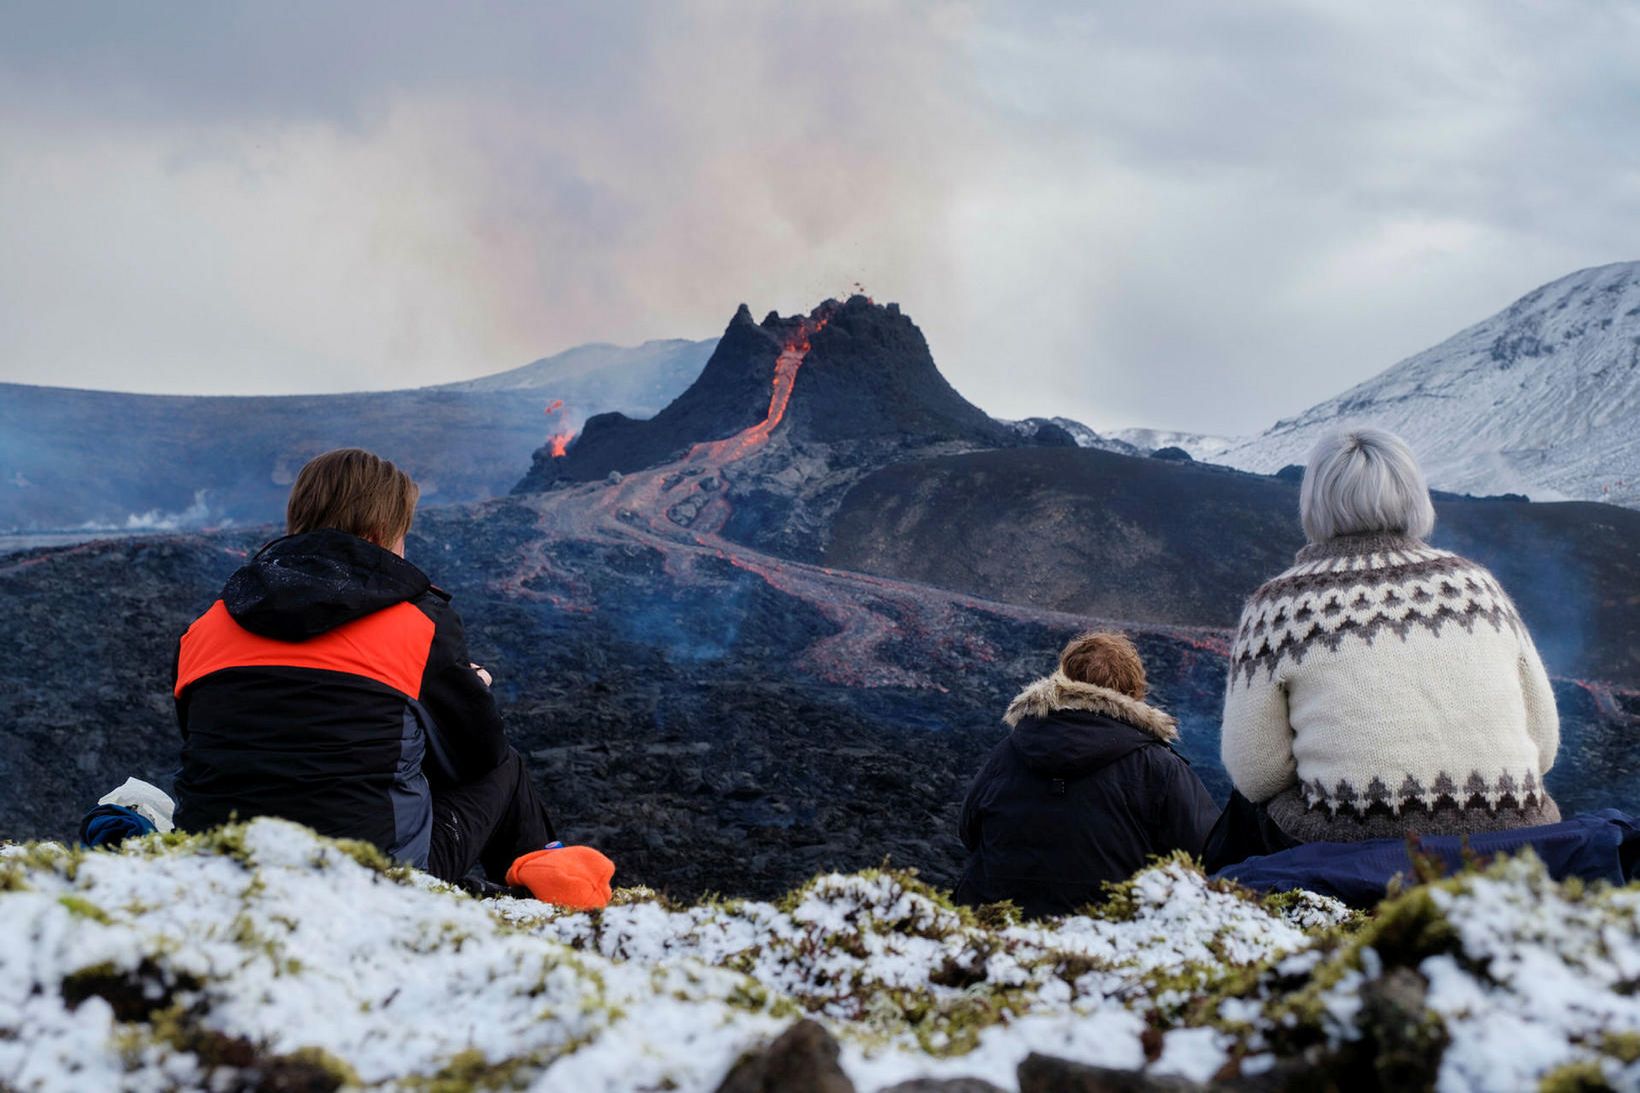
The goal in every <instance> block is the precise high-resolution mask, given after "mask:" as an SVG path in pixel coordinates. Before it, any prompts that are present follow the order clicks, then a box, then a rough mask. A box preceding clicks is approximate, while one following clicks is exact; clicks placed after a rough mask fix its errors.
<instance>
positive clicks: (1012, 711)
mask: <svg viewBox="0 0 1640 1093" xmlns="http://www.w3.org/2000/svg"><path fill="white" fill-rule="evenodd" d="M1065 710H1081V711H1083V712H1085V713H1092V714H1098V715H1100V716H1101V717H1108V718H1110V719H1111V720H1113V721H1120V722H1122V723H1123V724H1126V725H1131V726H1133V727H1134V728H1136V729H1140V730H1143V731H1144V732H1147V733H1149V734H1150V735H1152V736H1154V737H1155V738H1156V739H1158V740H1160V741H1162V742H1163V743H1166V744H1171V743H1172V742H1173V741H1175V740H1177V739H1178V738H1179V723H1178V721H1177V720H1175V719H1174V718H1173V717H1172V716H1171V715H1170V714H1166V713H1163V712H1162V711H1161V710H1158V709H1157V708H1156V707H1154V706H1148V705H1146V704H1145V703H1143V702H1140V701H1139V700H1138V699H1136V698H1129V697H1128V696H1127V695H1125V694H1122V693H1121V692H1120V691H1113V690H1111V689H1110V688H1108V687H1095V686H1094V685H1093V684H1091V683H1079V682H1077V681H1076V680H1074V679H1071V678H1069V677H1068V676H1066V675H1065V674H1064V673H1063V672H1057V671H1056V672H1054V674H1053V675H1051V676H1044V677H1043V678H1042V679H1039V680H1037V681H1036V682H1035V683H1033V684H1031V685H1030V686H1029V687H1026V688H1025V689H1024V690H1023V691H1021V692H1019V696H1018V697H1017V698H1015V699H1014V700H1013V701H1012V702H1011V703H1009V704H1008V712H1007V713H1006V714H1004V715H1003V717H1002V720H1003V721H1004V722H1005V723H1006V724H1007V725H1008V727H1009V728H1018V727H1019V723H1020V722H1021V721H1023V720H1025V719H1026V718H1027V717H1048V716H1050V715H1052V714H1055V713H1060V712H1063V711H1065Z"/></svg>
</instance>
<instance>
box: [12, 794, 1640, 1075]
mask: <svg viewBox="0 0 1640 1093" xmlns="http://www.w3.org/2000/svg"><path fill="white" fill-rule="evenodd" d="M0 937H3V938H4V939H5V941H6V943H5V944H4V945H0V1088H4V1089H7V1090H19V1091H24V1090H27V1091H57V1090H62V1091H76V1093H77V1091H79V1090H86V1089H97V1090H133V1091H135V1090H141V1091H150V1093H158V1091H165V1090H203V1089H217V1090H222V1089H233V1090H253V1089H254V1090H294V1089H302V1090H315V1091H326V1093H328V1091H331V1090H336V1089H339V1088H347V1089H395V1090H398V1089H402V1090H412V1089H415V1090H429V1089H452V1090H453V1089H464V1090H465V1089H502V1088H506V1089H530V1090H538V1091H552V1090H576V1091H578V1093H599V1091H611V1093H613V1091H618V1090H637V1089H644V1090H655V1089H673V1090H682V1091H689V1090H699V1091H703V1093H705V1091H711V1090H714V1089H718V1088H719V1085H720V1083H721V1082H723V1080H724V1077H725V1075H726V1074H728V1073H730V1072H731V1070H736V1071H740V1070H744V1069H745V1068H747V1067H748V1066H750V1067H752V1068H753V1069H754V1070H755V1068H756V1066H757V1065H758V1059H759V1056H760V1055H761V1054H762V1053H764V1052H765V1051H766V1050H767V1051H768V1054H767V1056H765V1057H764V1061H763V1065H764V1066H767V1067H768V1068H769V1070H765V1071H764V1072H763V1077H764V1079H765V1080H767V1079H768V1078H769V1071H770V1070H773V1069H775V1065H776V1064H775V1056H776V1054H777V1052H778V1050H779V1049H778V1047H776V1048H775V1049H768V1045H769V1044H770V1042H771V1040H774V1039H775V1038H776V1036H777V1035H779V1034H780V1033H781V1031H782V1030H783V1029H791V1028H792V1026H793V1025H794V1023H795V1022H798V1021H800V1020H804V1019H807V1020H811V1021H813V1022H817V1023H818V1026H819V1027H815V1026H813V1025H810V1026H799V1028H803V1029H805V1032H806V1039H807V1041H808V1043H809V1045H810V1050H809V1051H808V1052H807V1054H804V1055H802V1056H801V1057H799V1058H796V1059H792V1058H789V1057H788V1058H785V1059H784V1065H785V1066H786V1067H787V1068H788V1070H789V1068H791V1067H793V1066H796V1067H797V1068H799V1070H800V1071H801V1073H800V1074H799V1076H805V1075H806V1076H808V1077H810V1078H813V1076H814V1071H815V1070H816V1069H825V1068H830V1069H831V1077H830V1079H828V1081H827V1082H826V1083H825V1084H824V1085H821V1084H818V1083H811V1084H809V1085H805V1086H803V1088H826V1089H836V1090H842V1089H851V1088H852V1089H857V1090H860V1091H861V1093H866V1091H878V1090H888V1089H890V1088H894V1087H896V1086H897V1084H898V1083H901V1082H907V1081H914V1080H917V1079H936V1080H937V1079H954V1078H967V1079H981V1080H983V1081H989V1082H992V1083H994V1085H995V1086H996V1087H1000V1088H1002V1089H1016V1088H1030V1089H1033V1090H1040V1089H1057V1088H1065V1087H1066V1085H1067V1083H1066V1082H1065V1081H1064V1080H1063V1078H1061V1080H1057V1081H1056V1080H1053V1078H1052V1077H1049V1078H1048V1079H1046V1080H1043V1079H1042V1074H1043V1072H1044V1070H1045V1069H1048V1070H1051V1069H1052V1068H1053V1067H1060V1068H1061V1071H1060V1073H1061V1075H1063V1073H1064V1071H1063V1068H1064V1067H1065V1065H1066V1064H1064V1063H1056V1062H1053V1061H1052V1060H1048V1061H1044V1060H1042V1059H1040V1058H1038V1059H1035V1060H1033V1063H1032V1065H1028V1066H1026V1067H1023V1068H1021V1063H1022V1062H1023V1061H1024V1060H1025V1059H1026V1057H1027V1056H1028V1055H1030V1054H1031V1053H1038V1054H1039V1055H1047V1056H1055V1057H1058V1058H1059V1059H1062V1060H1070V1065H1072V1066H1074V1064H1077V1063H1084V1064H1098V1065H1103V1066H1109V1067H1114V1068H1120V1069H1122V1070H1126V1071H1138V1070H1145V1071H1148V1072H1149V1073H1151V1074H1174V1075H1180V1076H1182V1077H1185V1078H1190V1079H1195V1080H1197V1081H1200V1080H1204V1079H1207V1078H1210V1077H1213V1076H1215V1075H1220V1074H1222V1075H1226V1076H1230V1075H1235V1074H1238V1073H1239V1074H1241V1075H1244V1076H1253V1075H1260V1074H1265V1075H1270V1076H1271V1077H1272V1078H1274V1077H1275V1076H1276V1075H1277V1074H1282V1073H1284V1077H1283V1078H1282V1080H1280V1081H1272V1082H1271V1083H1270V1084H1269V1088H1329V1087H1336V1086H1338V1085H1339V1084H1340V1080H1339V1079H1340V1076H1342V1075H1348V1079H1349V1080H1348V1083H1347V1084H1348V1086H1349V1087H1350V1088H1361V1089H1371V1088H1395V1089H1400V1088H1417V1087H1433V1086H1434V1085H1435V1084H1436V1083H1437V1082H1438V1084H1439V1087H1440V1088H1442V1089H1454V1090H1457V1089H1462V1090H1482V1091H1483V1090H1494V1089H1496V1090H1513V1089H1523V1088H1535V1087H1537V1086H1538V1083H1539V1082H1540V1081H1544V1080H1547V1081H1548V1082H1556V1083H1559V1084H1556V1085H1553V1088H1556V1089H1561V1088H1564V1089H1572V1088H1577V1089H1584V1088H1620V1089H1632V1088H1635V1087H1636V1083H1637V1082H1640V1062H1637V1060H1640V999H1637V998H1636V997H1635V993H1634V991H1633V989H1632V987H1633V983H1634V981H1635V977H1636V975H1637V974H1640V892H1636V891H1635V890H1634V889H1627V890H1623V891H1610V890H1607V889H1603V888H1600V887H1595V888H1592V889H1588V890H1585V889H1583V888H1582V887H1581V886H1580V887H1577V888H1571V887H1566V888H1563V887H1561V886H1560V885H1557V884H1555V883H1553V882H1551V881H1549V880H1548V879H1547V878H1546V877H1545V876H1544V874H1543V871H1542V869H1541V867H1540V866H1538V865H1537V864H1536V863H1535V862H1533V861H1531V860H1529V859H1527V860H1521V861H1513V862H1504V863H1500V864H1497V865H1494V866H1493V867H1492V868H1490V869H1489V870H1488V871H1486V872H1485V873H1481V874H1470V875H1466V876H1464V877H1462V878H1459V879H1455V880H1447V881H1441V882H1438V883H1436V884H1432V885H1428V886H1422V887H1416V888H1414V889H1412V890H1410V891H1409V892H1407V893H1406V894H1405V895H1403V896H1401V897H1399V898H1397V899H1396V900H1392V901H1390V902H1388V903H1386V904H1384V905H1383V906H1382V907H1380V908H1379V909H1378V911H1377V912H1376V913H1375V914H1374V915H1372V916H1370V917H1366V918H1362V917H1359V916H1353V915H1350V914H1349V913H1347V912H1345V911H1344V909H1343V908H1342V906H1341V905H1340V904H1337V903H1335V902H1333V901H1331V900H1327V899H1324V898H1322V897H1319V896H1313V895H1309V894H1306V893H1302V892H1296V893H1289V894H1286V895H1283V896H1278V897H1273V898H1272V899H1270V900H1267V901H1259V900H1256V899H1254V898H1252V897H1250V896H1249V895H1248V894H1247V893H1245V892H1243V891H1240V890H1238V889H1235V888H1233V887H1231V886H1228V885H1224V884H1221V883H1215V882H1210V881H1207V880H1205V879H1204V878H1203V877H1202V876H1201V874H1200V873H1199V872H1198V871H1197V870H1196V869H1195V867H1194V866H1192V865H1190V864H1189V863H1188V862H1186V861H1182V860H1167V861H1163V862H1160V863H1158V864H1157V865H1155V866H1152V867H1151V868H1149V869H1147V870H1145V871H1144V872H1142V873H1140V874H1139V875H1138V876H1137V877H1135V878H1134V879H1133V880H1132V881H1130V882H1128V883H1127V884H1124V885H1121V886H1118V887H1117V888H1115V889H1114V890H1113V891H1112V892H1111V893H1110V898H1109V899H1108V900H1107V902H1106V903H1105V904H1103V905H1102V906H1100V907H1098V908H1095V909H1091V910H1090V913H1089V914H1086V915H1075V916H1069V917H1066V918H1061V919H1049V920H1045V921H1043V922H1040V923H1020V922H1018V921H1017V920H1016V919H1015V918H1014V917H1013V916H1012V914H1011V913H1010V912H1009V911H1007V910H1006V909H1004V908H991V909H987V910H985V911H984V912H983V913H975V912H971V911H967V910H962V909H958V908H955V907H953V906H952V905H951V904H950V903H949V902H948V901H947V900H946V899H945V897H943V896H942V895H941V894H940V893H938V892H936V891H934V890H932V889H930V888H927V887H926V886H924V885H922V884H919V883H918V882H917V881H915V880H914V879H912V878H910V877H909V876H907V875H904V874H898V873H891V872H883V871H875V872H867V873H859V874H849V875H841V874H827V875H823V876H820V877H817V878H815V879H814V880H812V881H811V882H809V883H808V884H807V885H805V886H803V887H802V888H800V889H799V890H798V891H796V892H793V893H792V894H791V895H789V896H788V897H786V898H785V899H784V900H782V901H781V902H779V903H763V902H753V901H736V900H730V901H722V900H707V901H702V902H701V903H698V904H695V905H691V906H680V905H677V904H673V903H671V902H669V901H667V900H665V899H663V898H661V897H659V896H657V895H656V894H654V893H652V892H647V891H643V890H625V891H622V892H620V893H618V894H617V898H616V901H615V903H614V904H612V905H611V906H610V907H609V908H607V909H606V910H603V911H601V912H596V913H571V912H560V911H557V910H554V909H553V908H551V907H549V906H546V905H543V904H539V903H535V902H533V901H518V900H510V899H499V900H478V899H474V898H472V897H469V896H467V895H465V894H463V893H462V892H459V891H457V890H455V889H452V888H449V887H447V886H445V885H443V884H441V883H439V882H437V881H434V880H432V879H430V878H428V877H427V876H425V875H424V874H418V873H414V872H411V871H408V870H404V869H395V868H389V867H388V866H387V864H386V862H385V861H384V860H383V859H382V858H381V857H380V855H379V854H377V853H376V852H374V851H373V850H372V849H370V848H367V847H363V846H362V845H361V844H347V843H336V842H332V841H330V840H326V839H320V838H318V837H316V836H315V835H313V834H312V833H311V832H309V831H307V830H306V829H304V828H300V827H297V826H295V825H293V824H289V823H285V822H283V821H279V820H258V821H254V822H252V823H250V824H248V825H245V826H242V827H230V828H226V829H223V830H222V831H221V832H218V833H216V834H212V835H206V836H197V837H185V836H177V835H167V836H154V837H150V838H148V839H144V840H138V841H136V842H134V843H132V844H130V845H128V846H127V847H126V848H125V850H124V851H122V852H118V853H108V852H92V853H81V852H77V851H69V850H66V849H64V848H62V847H60V846H53V845H50V844H44V845H36V846H12V847H7V846H3V845H0ZM833 1036H834V1037H835V1038H836V1043H835V1044H833V1043H832V1042H831V1040H830V1037H833ZM793 1038H794V1037H791V1036H781V1040H783V1041H789V1040H791V1039H793ZM795 1038H796V1039H804V1038H805V1037H802V1036H800V1037H795ZM816 1041H818V1043H816ZM833 1052H835V1053H836V1056H835V1058H834V1057H833ZM839 1064H840V1067H839ZM1016 1068H1018V1069H1016ZM1282 1068H1286V1070H1285V1072H1283V1070H1282ZM1033 1069H1034V1072H1035V1074H1036V1076H1037V1078H1036V1080H1034V1081H1032V1082H1029V1083H1027V1082H1026V1081H1023V1080H1021V1078H1020V1077H1016V1075H1021V1076H1023V1075H1025V1074H1026V1072H1028V1071H1032V1070H1033ZM1375 1077H1376V1081H1375V1080H1374V1079H1375ZM1127 1081H1128V1083H1131V1082H1132V1081H1133V1077H1132V1076H1131V1075H1130V1076H1129V1077H1128V1079H1127ZM760 1087H761V1088H776V1087H779V1088H785V1087H786V1086H784V1085H781V1084H780V1083H779V1082H778V1081H776V1083H775V1084H774V1085H768V1084H764V1083H761V1082H756V1081H751V1082H749V1081H746V1080H744V1079H742V1080H741V1081H740V1084H739V1085H730V1086H725V1088H741V1089H745V1088H760ZM1077 1087H1078V1088H1092V1086H1091V1085H1089V1086H1080V1085H1079V1086H1077ZM1121 1087H1122V1088H1138V1086H1137V1085H1133V1084H1123V1085H1122V1086H1121ZM1545 1087H1546V1088H1548V1087H1549V1086H1547V1085H1546V1086H1545ZM910 1088H923V1089H928V1088H939V1087H937V1086H933V1087H930V1086H927V1085H924V1086H921V1087H916V1086H913V1087H910ZM963 1088H966V1089H970V1090H972V1089H975V1088H986V1087H984V1086H977V1085H973V1084H970V1085H967V1086H964V1087H963ZM1101 1088H1103V1086H1101ZM1169 1088H1173V1087H1171V1086H1170V1087H1169ZM1183 1088H1188V1086H1184V1087H1183ZM1248 1088H1251V1086H1248ZM902 1093H903V1087H902Z"/></svg>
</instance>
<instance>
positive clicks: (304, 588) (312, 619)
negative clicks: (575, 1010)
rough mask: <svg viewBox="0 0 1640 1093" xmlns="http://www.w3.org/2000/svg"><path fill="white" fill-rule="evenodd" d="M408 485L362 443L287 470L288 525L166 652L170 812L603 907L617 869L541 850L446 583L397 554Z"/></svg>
mask: <svg viewBox="0 0 1640 1093" xmlns="http://www.w3.org/2000/svg"><path fill="white" fill-rule="evenodd" d="M419 493H420V491H419V490H418V489H417V487H416V484H415V482H413V481H412V480H411V478H410V476H409V475H408V474H406V473H404V471H402V470H400V469H399V468H398V467H396V466H394V465H393V464H392V463H391V462H389V461H388V460H385V459H382V458H381V457H379V456H377V455H374V454H372V453H370V452H367V451H364V450H362V449H359V448H344V449H339V450H337V451H332V452H326V453H325V454H323V455H320V456H317V457H316V458H314V459H313V460H312V461H310V462H309V463H308V464H307V465H306V466H305V467H303V468H302V470H301V473H300V474H298V475H297V476H296V481H295V483H294V484H293V485H292V486H291V491H290V499H289V502H288V504H287V505H286V510H285V513H286V530H287V531H288V532H289V534H287V535H285V536H283V537H282V538H279V539H275V540H274V541H273V542H271V543H269V544H267V545H266V546H265V547H263V548H262V549H261V550H260V551H259V552H257V554H256V556H255V557H254V558H252V559H251V560H250V561H249V562H248V563H247V564H246V565H244V566H242V567H241V568H240V569H239V570H238V571H237V572H235V573H234V574H233V576H231V577H230V578H229V579H228V583H227V585H226V586H225V587H224V588H223V590H222V595H221V597H220V598H219V599H217V601H216V602H215V603H213V604H212V605H211V607H210V609H209V610H208V611H206V612H205V613H204V614H203V615H201V616H200V617H199V618H198V619H197V620H196V621H195V622H194V624H193V625H192V626H190V627H189V628H188V632H187V633H186V634H184V635H183V636H182V639H181V642H180V644H179V647H178V653H177V666H176V683H175V688H174V694H175V698H176V712H177V724H178V726H179V727H180V728H181V730H182V739H183V744H182V769H181V771H180V772H179V773H178V775H177V779H176V796H177V809H176V824H177V826H178V827H180V828H182V829H183V830H184V831H202V830H205V829H208V828H212V827H215V826H217V825H220V824H223V823H227V822H229V821H230V820H234V819H240V820H248V819H250V818H252V817H255V816H279V817H283V818H285V819H288V820H294V821H296V822H298V823H303V824H306V825H308V826H309V827H311V828H313V829H314V830H315V831H317V832H319V833H320V834H322V835H331V836H335V837H338V838H351V839H359V840H362V841H364V842H369V843H374V844H375V845H376V846H377V847H379V848H380V849H381V850H382V851H383V852H384V853H386V854H388V855H389V856H390V857H392V858H394V859H395V860H397V861H399V862H402V863H404V864H406V865H413V866H416V867H417V868H420V869H425V870H427V871H428V872H430V873H432V874H433V875H434V876H437V877H439V878H441V879H443V880H447V881H452V882H461V881H464V880H468V879H469V878H470V875H473V876H471V879H473V880H474V881H475V883H476V881H477V877H476V875H474V874H476V872H479V871H481V872H482V874H483V877H484V879H485V880H486V881H488V882H489V883H490V884H493V885H497V886H499V885H502V884H506V885H513V886H517V887H522V888H528V889H529V890H530V891H531V892H532V893H534V894H535V895H536V896H538V897H540V898H542V899H546V900H549V901H551V902H555V903H561V904H565V905H569V906H578V907H590V906H601V905H602V904H603V903H604V902H606V901H607V900H608V899H609V896H610V890H609V880H610V877H611V875H612V874H613V872H614V866H613V864H611V863H610V862H609V860H608V859H607V858H605V857H603V855H601V854H599V853H598V852H597V851H596V850H592V849H591V848H589V847H568V848H563V847H560V846H559V844H557V843H556V842H555V838H554V833H553V825H552V820H551V819H550V818H549V817H548V815H547V809H546V806H545V805H543V804H542V802H541V799H540V797H539V795H538V794H537V792H536V789H535V786H534V784H533V783H532V782H531V780H530V777H529V772H528V771H527V770H526V769H525V767H524V762H523V759H522V758H520V756H519V754H518V752H517V751H516V750H514V749H513V747H512V746H511V745H510V744H509V743H508V741H507V735H506V731H505V729H504V727H503V725H502V722H501V714H500V712H499V711H498V710H497V709H496V704H495V699H494V698H492V697H491V695H490V682H491V681H490V674H489V673H488V672H486V671H485V670H484V669H482V668H480V667H479V666H478V665H476V664H474V663H473V662H472V661H471V659H470V658H469V657H468V654H467V641H466V637H465V635H464V633H463V630H462V625H461V619H460V617H459V616H458V615H457V614H456V612H455V610H454V609H453V608H452V607H451V606H450V596H449V594H448V593H447V592H444V591H443V590H441V589H439V588H437V587H436V586H434V585H433V583H432V582H431V581H429V580H428V579H427V575H426V574H425V573H423V572H422V571H421V570H420V569H418V568H417V567H416V566H415V565H413V564H412V563H411V562H409V561H407V560H406V559H405V557H404V552H405V537H406V536H407V535H408V534H409V532H410V525H411V521H412V520H413V518H414V516H415V510H416V501H417V498H418V496H419Z"/></svg>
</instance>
